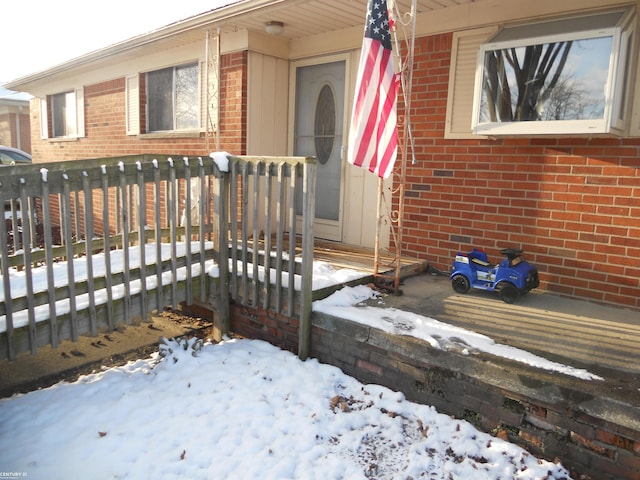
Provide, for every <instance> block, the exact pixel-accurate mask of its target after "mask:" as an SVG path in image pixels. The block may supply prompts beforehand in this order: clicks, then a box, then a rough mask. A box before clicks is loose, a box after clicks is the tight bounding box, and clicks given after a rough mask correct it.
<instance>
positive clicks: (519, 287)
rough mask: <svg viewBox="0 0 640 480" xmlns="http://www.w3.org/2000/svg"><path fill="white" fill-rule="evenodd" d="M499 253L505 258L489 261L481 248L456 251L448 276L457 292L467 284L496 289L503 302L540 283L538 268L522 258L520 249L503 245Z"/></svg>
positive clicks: (464, 289)
mask: <svg viewBox="0 0 640 480" xmlns="http://www.w3.org/2000/svg"><path fill="white" fill-rule="evenodd" d="M500 253H501V254H502V255H504V256H505V257H506V258H504V259H503V260H502V261H501V262H500V263H498V264H492V263H490V262H489V259H488V258H487V254H486V253H485V252H484V251H482V250H481V249H476V248H474V249H473V251H471V252H469V253H461V252H458V254H457V255H456V258H455V260H454V262H453V271H452V273H451V276H450V277H449V278H450V279H451V286H452V287H453V289H454V290H455V291H456V292H457V293H467V292H468V291H469V289H470V288H471V287H473V288H479V289H481V290H488V291H490V292H493V291H496V292H498V294H499V295H500V298H502V300H504V301H505V302H506V303H513V302H515V301H516V300H517V299H518V297H519V296H521V295H524V294H525V293H527V292H529V291H530V290H533V289H534V288H537V287H538V286H539V285H540V279H539V277H538V269H537V268H536V267H535V266H533V265H531V264H530V263H528V262H527V261H526V260H525V259H524V256H523V255H522V250H521V249H518V248H503V249H502V250H500Z"/></svg>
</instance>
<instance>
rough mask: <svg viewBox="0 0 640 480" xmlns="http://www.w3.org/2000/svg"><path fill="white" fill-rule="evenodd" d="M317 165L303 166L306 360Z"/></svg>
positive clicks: (301, 347) (302, 337) (302, 346)
mask: <svg viewBox="0 0 640 480" xmlns="http://www.w3.org/2000/svg"><path fill="white" fill-rule="evenodd" d="M316 172H317V166H316V164H315V163H309V162H307V163H305V164H304V165H303V176H302V181H303V189H302V190H303V196H302V212H303V215H302V272H301V273H300V279H301V285H300V326H299V328H298V336H299V338H298V356H299V357H300V359H301V360H306V359H307V357H308V356H309V351H310V341H311V311H312V300H313V298H312V297H313V294H312V293H313V240H314V239H313V222H314V220H315V211H316Z"/></svg>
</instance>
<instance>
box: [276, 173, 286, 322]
mask: <svg viewBox="0 0 640 480" xmlns="http://www.w3.org/2000/svg"><path fill="white" fill-rule="evenodd" d="M284 167H285V164H284V162H283V163H280V164H279V165H278V204H277V209H276V212H277V213H276V215H277V218H276V222H277V226H276V228H277V230H276V285H275V288H276V309H275V310H276V312H277V313H280V312H282V254H283V251H284V245H283V243H284V231H285V229H286V225H285V209H286V198H285V196H286V194H287V189H286V188H285V185H284Z"/></svg>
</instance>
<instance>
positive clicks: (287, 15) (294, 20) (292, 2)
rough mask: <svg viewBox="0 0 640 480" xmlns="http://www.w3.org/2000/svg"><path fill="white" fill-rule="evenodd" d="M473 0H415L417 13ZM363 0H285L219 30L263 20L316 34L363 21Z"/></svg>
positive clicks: (294, 33)
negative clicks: (277, 22)
mask: <svg viewBox="0 0 640 480" xmlns="http://www.w3.org/2000/svg"><path fill="white" fill-rule="evenodd" d="M473 1H474V0H418V1H417V4H416V10H417V13H424V12H428V11H432V10H437V9H442V8H447V7H454V6H457V5H463V4H468V3H473ZM411 3H412V2H411V0H397V1H396V5H397V7H398V10H399V12H400V13H401V14H404V13H408V12H410V10H411ZM366 6H367V1H366V0H311V1H309V0H285V1H279V2H271V4H270V5H268V6H265V7H264V8H260V9H257V10H253V11H250V12H248V13H244V14H241V15H238V16H237V17H235V18H234V19H230V21H228V23H225V24H224V25H223V26H222V31H223V32H225V31H228V32H230V31H233V30H234V29H236V28H237V29H247V30H253V31H260V32H264V27H265V23H266V22H268V21H271V20H275V21H281V22H283V23H284V24H285V29H284V31H283V33H282V34H281V35H280V36H281V37H282V38H286V39H289V40H295V39H298V38H303V37H307V36H312V35H316V34H321V33H326V32H328V31H329V32H331V31H337V30H342V29H345V28H349V27H353V26H357V25H363V27H364V17H365V10H366Z"/></svg>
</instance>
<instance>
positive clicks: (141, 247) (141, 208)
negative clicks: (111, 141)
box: [136, 161, 148, 319]
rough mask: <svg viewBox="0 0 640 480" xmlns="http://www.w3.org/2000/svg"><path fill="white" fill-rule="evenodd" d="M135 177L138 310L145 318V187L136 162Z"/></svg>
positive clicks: (139, 165)
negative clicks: (138, 263) (136, 197)
mask: <svg viewBox="0 0 640 480" xmlns="http://www.w3.org/2000/svg"><path fill="white" fill-rule="evenodd" d="M136 178H137V185H138V251H139V257H140V265H139V268H140V311H141V312H143V319H144V318H145V316H146V315H145V312H147V311H148V300H147V256H146V244H147V236H146V235H144V232H146V226H147V222H146V214H147V195H146V193H147V189H146V187H145V183H144V174H143V172H142V163H141V162H139V161H138V162H136Z"/></svg>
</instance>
